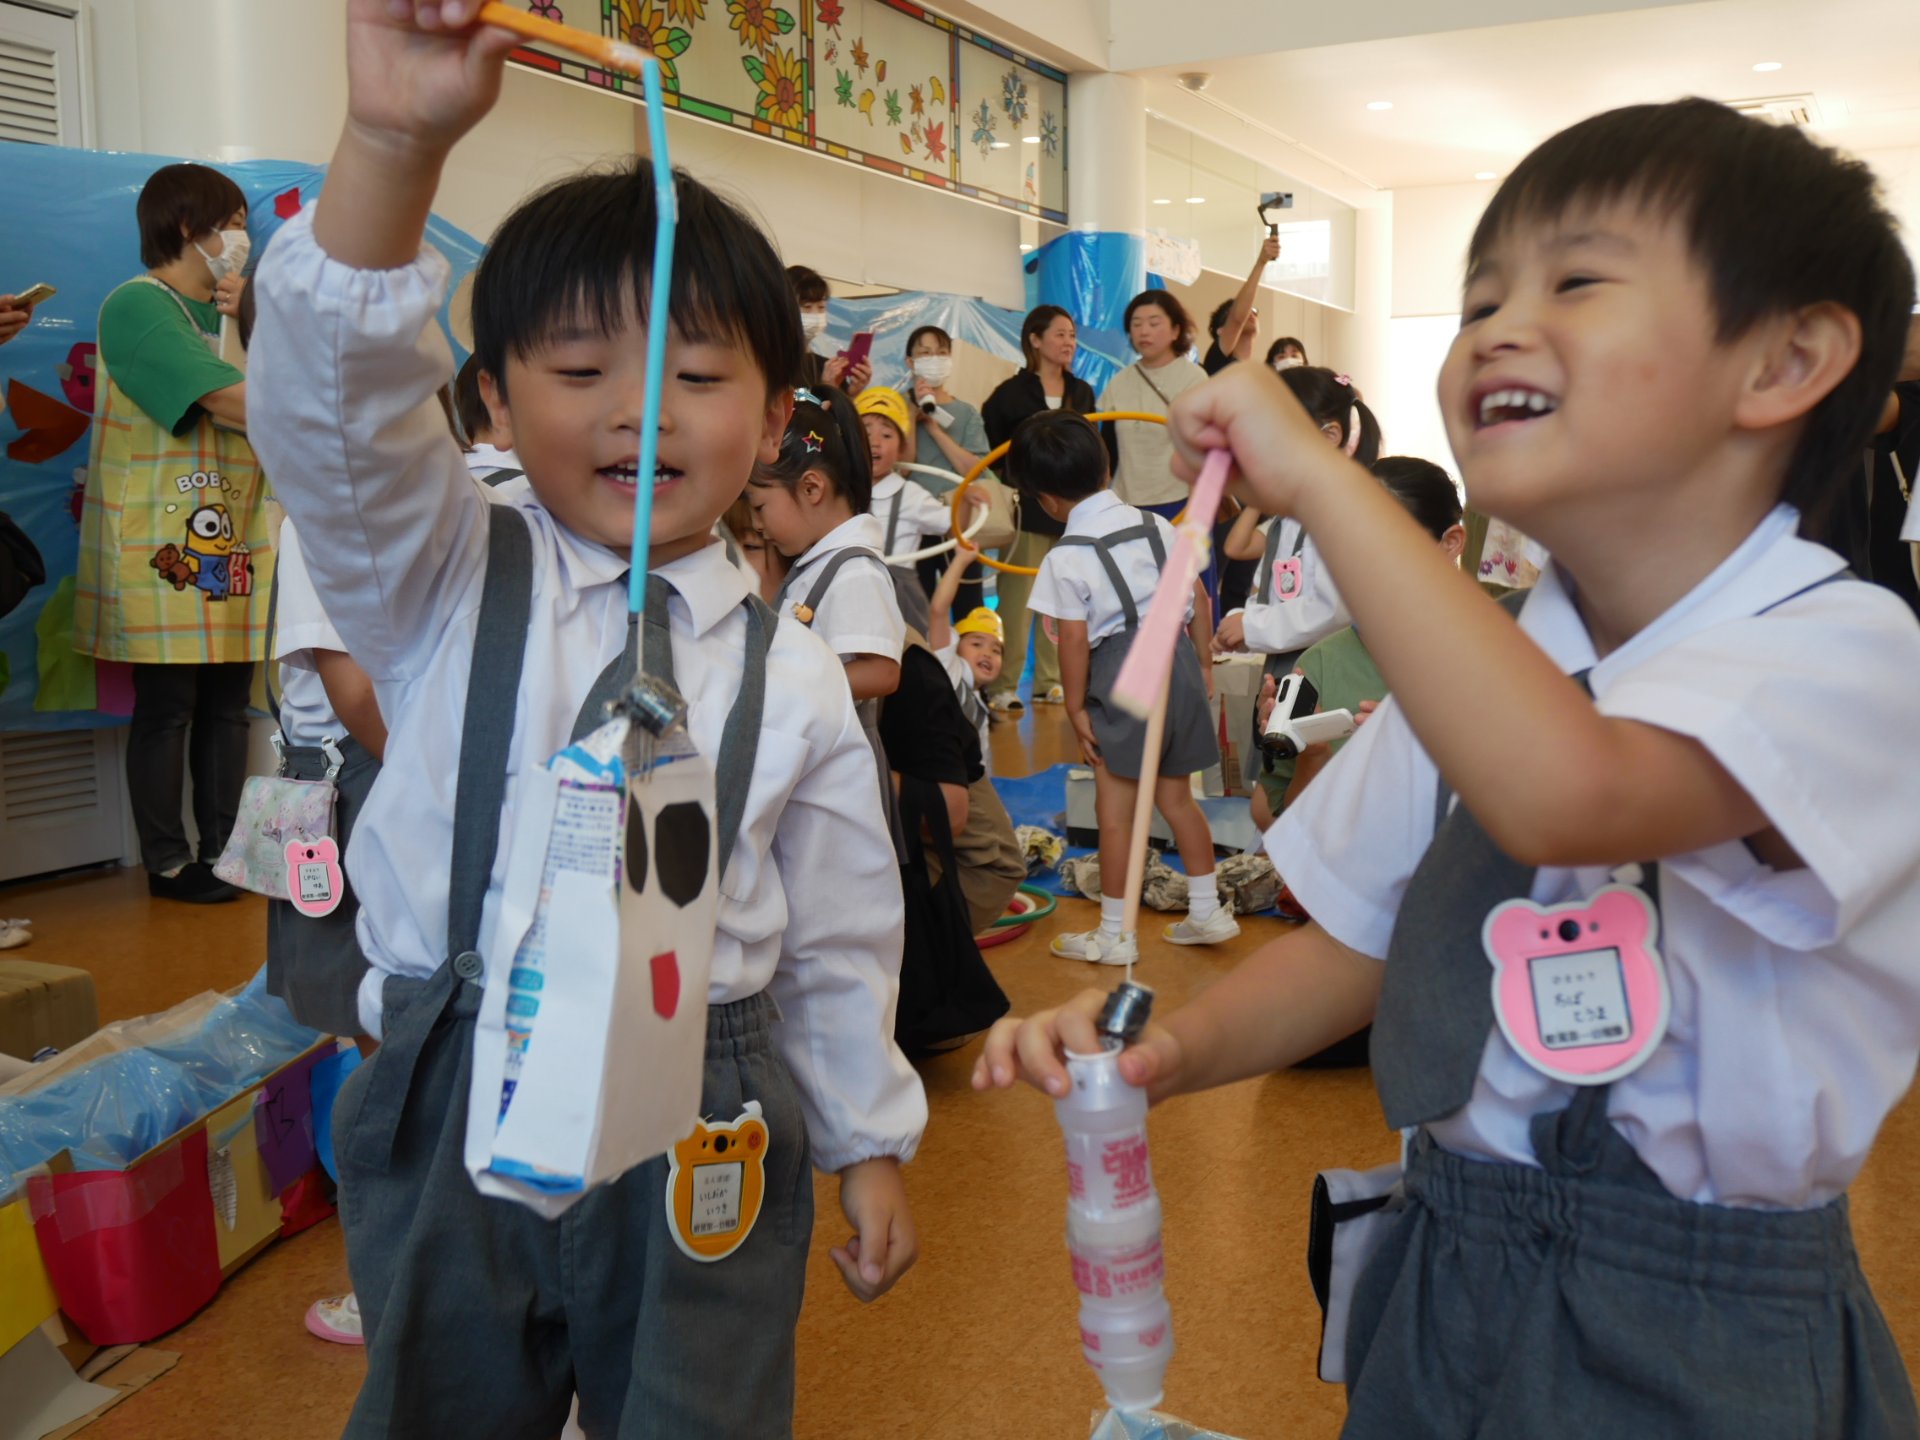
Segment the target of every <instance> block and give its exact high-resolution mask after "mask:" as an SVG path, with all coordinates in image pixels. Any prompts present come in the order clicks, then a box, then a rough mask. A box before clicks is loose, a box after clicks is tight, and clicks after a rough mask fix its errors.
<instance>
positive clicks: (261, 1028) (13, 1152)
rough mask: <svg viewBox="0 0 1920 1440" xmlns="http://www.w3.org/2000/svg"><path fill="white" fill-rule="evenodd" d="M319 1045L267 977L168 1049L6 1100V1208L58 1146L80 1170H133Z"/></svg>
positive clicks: (110, 1060) (0, 1105) (115, 1057)
mask: <svg viewBox="0 0 1920 1440" xmlns="http://www.w3.org/2000/svg"><path fill="white" fill-rule="evenodd" d="M320 1039H321V1035H320V1033H319V1032H318V1031H316V1030H309V1029H308V1028H307V1027H306V1026H304V1025H301V1024H299V1023H298V1022H297V1021H295V1020H294V1018H293V1016H292V1015H291V1014H290V1013H289V1012H288V1010H287V1007H286V1003H285V1002H284V1001H282V1000H281V999H279V998H278V997H277V996H273V995H269V994H268V993H267V991H266V976H265V972H264V971H262V972H261V973H260V974H259V975H256V976H255V977H254V978H253V980H252V981H251V982H250V983H249V984H248V985H247V986H246V988H245V989H243V990H242V991H240V992H239V993H238V994H237V995H231V996H227V997H225V998H223V999H222V1000H221V1001H220V1002H219V1003H218V1004H216V1005H215V1006H214V1007H213V1008H212V1009H211V1010H210V1011H209V1012H208V1013H207V1014H206V1016H205V1017H204V1018H203V1019H202V1020H200V1021H199V1023H197V1024H194V1025H192V1026H190V1027H188V1028H185V1029H183V1030H182V1031H181V1032H180V1033H179V1034H177V1035H174V1036H170V1037H168V1038H167V1039H166V1040H165V1041H163V1042H162V1043H158V1044H154V1045H150V1046H146V1047H144V1048H141V1049H136V1050H123V1051H119V1052H118V1053H114V1054H108V1055H103V1056H101V1057H100V1058H99V1059H97V1060H93V1061H89V1062H88V1063H86V1064H84V1065H81V1066H79V1067H78V1068H77V1069H75V1070H73V1071H72V1072H70V1073H68V1074H64V1075H61V1076H59V1077H58V1078H56V1079H54V1080H52V1081H51V1082H49V1083H48V1084H46V1085H44V1086H41V1087H39V1088H36V1089H34V1090H31V1091H29V1092H28V1093H26V1094H22V1095H7V1096H0V1202H4V1201H5V1200H6V1199H7V1198H8V1196H9V1195H11V1194H12V1192H13V1189H14V1187H15V1186H16V1185H17V1184H18V1180H19V1172H20V1171H23V1170H27V1169H30V1168H32V1167H33V1166H36V1165H44V1164H45V1163H46V1162H47V1161H49V1160H51V1159H52V1158H53V1157H54V1156H55V1155H57V1154H59V1153H60V1152H61V1151H62V1150H67V1151H70V1152H71V1153H72V1156H73V1165H74V1168H75V1169H76V1170H118V1169H121V1168H123V1167H125V1166H126V1165H129V1164H131V1163H132V1162H133V1161H134V1160H137V1159H138V1158H139V1157H140V1156H142V1155H144V1154H145V1153H146V1152H147V1151H149V1150H151V1149H152V1148H153V1147H154V1146H155V1145H158V1144H159V1143H160V1142H161V1141H163V1140H165V1139H166V1138H167V1137H168V1136H170V1135H172V1134H174V1133H176V1132H177V1131H179V1130H182V1129H184V1128H185V1127H187V1126H189V1125H191V1124H193V1122H194V1121H196V1120H199V1119H200V1118H202V1117H203V1116H205V1115H208V1114H210V1113H211V1112H213V1111H214V1110H217V1109H218V1108H219V1107H220V1106H222V1105H224V1104H226V1102H227V1101H229V1100H231V1099H233V1097H234V1096H236V1095H238V1094H239V1093H240V1092H241V1091H243V1090H245V1089H246V1088H247V1087H248V1086H249V1085H253V1084H255V1083H257V1082H258V1081H260V1080H262V1079H264V1078H265V1077H266V1076H267V1075H269V1074H271V1073H272V1072H273V1071H275V1070H277V1069H279V1068H280V1067H281V1066H282V1065H284V1064H286V1063H287V1062H288V1061H289V1060H291V1059H293V1058H294V1057H295V1056H296V1055H299V1054H300V1053H301V1052H303V1051H305V1050H307V1049H310V1048H311V1047H312V1046H313V1045H315V1044H316V1043H318V1041H319V1040H320ZM29 1073H31V1072H29Z"/></svg>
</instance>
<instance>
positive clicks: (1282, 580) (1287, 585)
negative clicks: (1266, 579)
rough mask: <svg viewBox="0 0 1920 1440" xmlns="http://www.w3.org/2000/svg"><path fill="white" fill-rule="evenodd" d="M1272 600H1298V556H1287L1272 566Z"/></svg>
mask: <svg viewBox="0 0 1920 1440" xmlns="http://www.w3.org/2000/svg"><path fill="white" fill-rule="evenodd" d="M1273 598H1274V599H1275V600H1276V601H1278V600H1297V599H1299V598H1300V557H1299V556H1298V555H1289V556H1288V557H1287V558H1286V559H1284V560H1282V561H1279V562H1278V563H1277V564H1275V565H1274V567H1273Z"/></svg>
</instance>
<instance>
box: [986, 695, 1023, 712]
mask: <svg viewBox="0 0 1920 1440" xmlns="http://www.w3.org/2000/svg"><path fill="white" fill-rule="evenodd" d="M987 708H988V709H990V710H995V711H998V712H999V713H1000V714H1002V715H1017V714H1019V713H1020V712H1021V711H1023V710H1025V709H1026V708H1027V707H1026V704H1025V703H1024V702H1023V701H1022V700H1021V699H1020V697H1019V696H1018V695H1016V694H1014V692H1013V691H1011V690H996V691H994V692H993V694H991V695H989V696H988V697H987Z"/></svg>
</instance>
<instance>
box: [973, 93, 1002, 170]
mask: <svg viewBox="0 0 1920 1440" xmlns="http://www.w3.org/2000/svg"><path fill="white" fill-rule="evenodd" d="M998 123H999V122H998V121H997V120H996V119H995V118H994V113H993V106H991V105H989V104H988V103H987V102H986V101H985V100H982V101H981V102H980V108H979V109H978V110H976V111H974V112H973V143H974V144H976V145H978V146H979V147H980V158H981V159H982V160H984V159H986V158H987V153H988V152H989V151H991V150H992V149H993V129H994V126H995V125H996V124H998Z"/></svg>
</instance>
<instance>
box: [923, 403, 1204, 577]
mask: <svg viewBox="0 0 1920 1440" xmlns="http://www.w3.org/2000/svg"><path fill="white" fill-rule="evenodd" d="M1102 420H1143V421H1146V422H1147V423H1148V424H1151V425H1164V424H1166V423H1167V417H1166V416H1164V415H1153V414H1149V413H1148V412H1147V411H1145V410H1101V411H1098V412H1097V413H1095V414H1092V415H1089V416H1087V423H1088V424H1090V425H1093V424H1098V423H1099V422H1100V421H1102ZM1011 443H1012V442H1011V441H1009V442H1008V444H1007V445H996V446H994V447H993V449H991V450H989V451H988V452H987V453H986V454H984V455H982V456H981V457H980V458H979V460H977V461H976V462H974V467H973V468H972V469H971V470H969V471H967V473H966V474H965V475H964V476H962V477H961V480H960V484H959V486H958V487H957V488H956V489H955V490H954V492H953V501H952V504H951V505H950V506H949V507H948V508H949V509H950V510H951V512H952V521H953V528H952V534H953V537H954V538H955V539H956V540H958V541H959V542H960V544H961V546H962V548H964V549H967V550H972V549H974V548H975V547H974V546H973V545H971V544H969V543H968V542H967V538H966V536H965V535H964V534H963V533H962V531H961V526H960V507H961V506H962V505H963V504H965V503H966V499H967V491H968V489H969V488H971V487H972V485H973V482H974V481H976V480H978V479H979V478H980V477H981V476H982V475H984V474H985V473H986V471H987V467H988V466H989V465H991V464H993V462H994V461H996V460H998V459H1000V458H1001V457H1002V456H1004V455H1005V454H1006V453H1007V448H1008V445H1010V444H1011ZM1186 513H1187V512H1186V511H1185V510H1182V511H1181V512H1180V514H1179V515H1176V516H1174V517H1173V523H1174V524H1175V525H1178V524H1179V523H1180V518H1181V516H1183V515H1185V514H1186ZM979 554H980V563H981V564H982V565H990V566H992V567H993V568H994V569H995V570H998V571H1000V572H1001V573H1002V574H1004V575H1038V574H1039V573H1040V570H1039V568H1038V567H1037V566H1033V565H1009V564H1008V563H1007V562H1006V561H1004V560H996V559H994V558H993V557H992V556H991V555H989V554H987V553H986V551H984V550H982V551H980V552H979Z"/></svg>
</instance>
